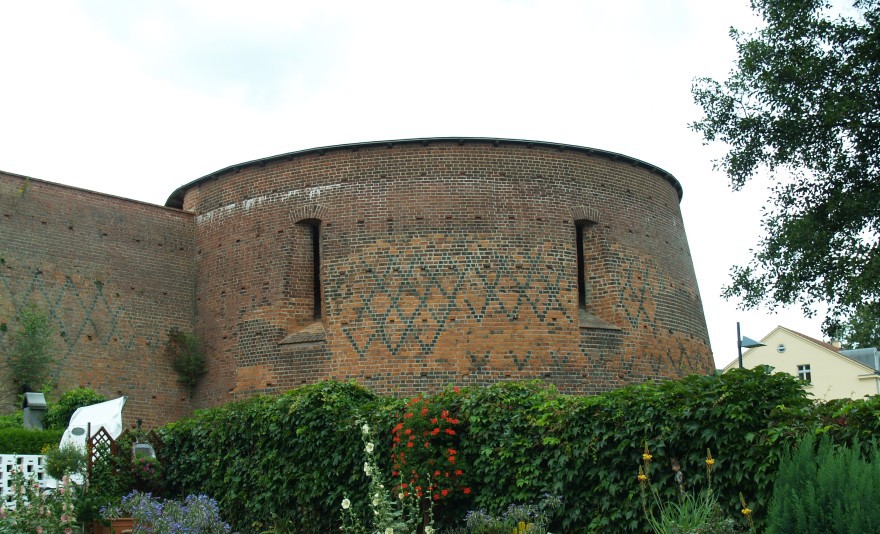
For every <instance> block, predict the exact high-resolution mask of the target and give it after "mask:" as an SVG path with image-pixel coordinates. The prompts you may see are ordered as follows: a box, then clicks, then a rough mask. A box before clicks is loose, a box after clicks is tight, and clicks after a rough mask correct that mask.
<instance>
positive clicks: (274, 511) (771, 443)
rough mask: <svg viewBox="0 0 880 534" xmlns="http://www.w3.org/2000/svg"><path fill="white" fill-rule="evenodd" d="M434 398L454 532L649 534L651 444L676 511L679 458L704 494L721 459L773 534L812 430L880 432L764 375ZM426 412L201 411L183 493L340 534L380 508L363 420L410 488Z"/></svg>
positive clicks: (842, 436)
mask: <svg viewBox="0 0 880 534" xmlns="http://www.w3.org/2000/svg"><path fill="white" fill-rule="evenodd" d="M427 399H429V400H430V402H431V403H432V406H433V405H434V404H439V405H440V406H441V408H442V410H445V411H446V412H448V415H447V416H448V417H449V418H450V419H454V420H455V421H456V424H455V433H454V436H452V437H451V438H450V437H447V442H449V443H450V445H449V448H451V449H454V450H455V453H456V459H457V462H458V463H457V464H456V466H457V467H458V468H460V469H461V471H462V473H461V476H460V478H459V482H460V484H461V486H458V487H459V488H461V487H463V486H464V485H466V486H467V487H466V488H465V489H464V490H463V491H458V490H455V491H453V494H450V495H449V497H448V498H446V497H444V498H443V499H440V500H438V502H437V507H436V508H435V510H434V516H435V518H436V520H437V523H438V525H440V526H448V525H451V524H454V523H455V522H457V521H460V520H461V518H462V517H463V516H464V514H465V513H466V511H468V510H474V509H479V508H484V509H486V510H487V511H489V512H492V513H498V512H501V511H502V510H504V509H506V508H507V506H508V505H509V504H511V503H530V502H531V503H534V502H537V501H539V500H541V498H542V497H543V496H544V495H545V494H548V493H550V494H556V495H561V496H562V497H563V499H564V505H563V510H564V511H563V512H562V513H561V514H560V517H559V518H558V519H557V521H556V523H555V525H554V530H553V531H554V532H556V531H563V532H644V531H646V529H647V525H646V523H645V521H644V520H643V519H644V518H643V512H642V508H641V501H640V493H639V486H638V483H637V481H636V475H637V474H638V467H639V463H640V462H641V459H642V453H643V451H644V447H645V445H647V446H648V447H649V449H650V452H651V454H652V455H653V465H654V467H653V469H652V479H653V480H652V482H653V484H654V486H655V487H656V488H658V489H659V490H660V491H661V492H662V493H663V494H664V495H666V496H667V497H668V498H670V499H672V498H674V497H675V494H676V493H675V492H676V491H678V490H677V487H676V485H675V484H674V482H673V481H672V476H673V472H672V469H671V461H672V459H673V458H674V459H677V461H678V462H679V464H680V466H681V469H682V470H683V471H684V472H685V473H686V480H687V482H688V483H689V485H690V486H691V487H695V488H700V487H702V486H703V485H704V484H705V482H706V479H705V458H706V450H707V449H711V450H712V455H713V456H714V458H715V460H716V464H715V465H714V475H713V488H714V489H715V490H716V491H717V492H718V493H719V495H720V497H721V504H722V506H723V507H724V510H725V512H727V513H728V514H729V515H731V516H737V515H740V514H739V508H740V507H741V506H740V505H739V500H738V494H739V493H740V492H742V494H743V495H744V497H745V498H746V499H747V500H748V502H749V507H750V508H751V509H752V510H754V514H755V515H754V517H755V520H756V523H757V524H758V525H759V526H760V525H761V523H762V521H763V519H764V517H765V511H766V509H767V503H768V501H769V496H770V493H771V491H772V483H773V478H774V476H775V473H776V470H777V468H778V464H779V459H780V457H781V455H782V451H783V450H784V448H785V446H786V445H788V444H792V443H794V442H795V441H796V440H797V439H798V438H799V437H800V436H801V435H802V434H803V433H804V432H807V431H816V432H821V433H826V434H828V435H830V436H832V437H833V438H835V439H838V440H842V441H846V440H851V439H852V438H853V437H856V436H859V437H861V436H863V435H866V434H869V433H872V432H875V431H877V430H880V428H878V427H880V417H878V414H880V401H877V400H876V399H875V400H868V401H855V402H852V401H850V402H843V403H837V404H835V405H828V406H819V407H818V408H814V407H813V403H812V402H811V401H810V400H809V399H808V398H807V396H806V394H805V393H804V391H803V389H802V388H801V387H800V384H799V382H798V381H796V380H795V379H793V378H792V377H790V376H789V375H786V374H776V375H769V374H767V373H765V372H764V371H759V370H734V371H731V372H729V373H727V374H724V375H710V376H691V377H687V378H684V379H682V380H677V381H670V382H663V383H658V384H655V383H649V384H643V385H638V386H630V387H626V388H623V389H619V390H616V391H613V392H610V393H607V394H603V395H598V396H593V397H575V396H567V395H560V394H558V393H557V392H556V391H555V389H554V388H552V387H549V386H546V385H543V384H541V383H538V382H528V383H515V382H514V383H501V384H497V385H494V386H490V387H469V388H462V389H461V390H458V389H457V388H456V389H452V388H450V389H448V390H446V391H444V392H443V393H442V394H436V395H432V396H429V397H427ZM411 405H412V403H411V404H406V399H394V398H383V397H377V396H376V395H374V394H372V393H370V392H369V391H367V390H366V389H364V388H362V387H360V386H358V385H356V384H352V383H338V382H322V383H319V384H315V385H310V386H305V387H302V388H299V389H296V390H294V391H291V392H289V393H287V394H284V395H280V396H275V397H258V398H253V399H250V400H247V401H243V402H239V403H234V404H229V405H226V406H223V407H220V408H215V409H211V410H205V411H201V412H199V413H197V414H196V416H195V417H193V418H191V419H188V420H185V421H181V422H178V423H174V424H172V425H169V426H167V427H166V428H165V429H164V430H163V431H164V433H165V447H164V450H163V456H164V457H165V459H166V460H165V461H166V473H167V476H168V479H169V481H171V482H172V484H173V486H172V488H171V489H172V490H173V491H174V492H177V493H179V494H181V495H183V494H186V493H191V492H197V491H198V492H205V493H207V494H209V495H210V496H212V497H214V498H216V499H217V500H218V502H219V503H220V507H221V513H222V514H223V516H224V518H225V519H226V520H228V521H230V522H231V523H232V524H233V526H234V527H235V529H237V530H239V531H241V532H245V533H246V532H259V531H261V529H265V528H269V527H273V526H275V527H276V528H279V529H280V530H282V531H295V532H316V533H317V532H334V531H338V528H339V520H340V503H341V502H342V499H343V498H344V497H348V498H349V499H351V502H352V506H353V507H354V508H355V509H358V510H364V509H368V496H367V487H368V481H367V478H366V476H365V474H364V471H363V465H364V458H365V457H364V444H363V443H362V441H361V435H360V432H359V426H358V422H359V421H366V422H369V423H370V425H371V427H372V428H373V429H374V430H376V431H377V433H378V435H379V436H384V438H382V441H381V442H380V443H377V444H376V447H377V451H378V454H379V457H380V458H386V459H388V460H387V464H386V465H384V466H382V467H383V470H384V471H385V474H386V476H387V477H388V481H389V484H396V483H397V482H401V480H392V478H391V476H390V475H391V473H392V472H393V471H394V470H395V465H393V464H394V463H395V462H396V460H395V461H392V460H391V455H392V445H393V441H392V440H393V438H394V437H398V438H399V437H400V433H399V432H400V430H398V433H397V434H395V432H394V428H398V429H400V428H401V427H400V426H399V425H398V423H400V422H401V421H406V419H405V417H406V414H407V410H408V409H409V410H410V412H411V411H412V409H411V408H409V406H411ZM416 406H422V405H421V404H417V405H416ZM432 409H433V408H432ZM415 415H416V416H418V414H415ZM410 417H412V414H411V415H410ZM428 417H431V416H430V415H429V416H428ZM404 428H408V427H404ZM425 435H426V436H427V435H428V434H425ZM450 440H451V441H450ZM398 445H401V444H400V443H399V442H398ZM398 450H400V449H398ZM408 467H409V466H407V468H408ZM394 491H397V490H396V489H395V490H394Z"/></svg>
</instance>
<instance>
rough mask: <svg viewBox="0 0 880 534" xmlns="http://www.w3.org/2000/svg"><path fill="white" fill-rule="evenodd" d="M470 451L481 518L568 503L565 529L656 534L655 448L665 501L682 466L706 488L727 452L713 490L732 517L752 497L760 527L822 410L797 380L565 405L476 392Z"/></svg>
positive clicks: (671, 385) (729, 381)
mask: <svg viewBox="0 0 880 534" xmlns="http://www.w3.org/2000/svg"><path fill="white" fill-rule="evenodd" d="M469 393H470V395H469V397H468V398H467V399H465V400H463V401H462V402H463V409H462V419H463V420H464V421H465V425H466V426H467V429H468V430H467V432H466V434H465V435H464V436H463V437H462V444H461V449H462V450H463V452H464V453H465V455H466V457H467V459H468V461H469V463H470V464H471V465H473V466H474V468H473V470H472V474H471V481H472V484H473V486H474V508H486V509H487V510H488V511H489V512H490V513H495V514H498V513H501V512H502V511H503V509H504V508H505V507H506V506H507V505H508V504H510V503H528V502H537V501H539V500H540V499H541V497H542V495H543V494H544V493H550V494H557V495H561V496H562V497H563V499H564V504H563V508H564V510H565V512H564V513H563V514H561V515H562V517H561V519H560V523H559V524H558V525H556V524H554V528H557V529H562V530H565V531H572V530H573V531H578V530H582V529H587V530H595V531H608V530H611V531H617V532H639V531H646V529H647V525H646V523H645V521H644V518H643V512H642V508H641V501H640V497H639V491H638V485H637V484H636V473H637V470H638V464H639V462H640V460H641V455H642V451H643V449H644V445H645V443H646V442H647V443H649V444H650V446H651V451H652V453H653V455H654V461H655V471H654V483H655V484H656V486H657V487H658V488H659V491H661V498H664V499H666V500H671V499H672V498H674V497H675V496H676V493H675V492H676V491H678V490H677V485H676V484H675V483H673V481H672V477H673V471H672V469H671V467H670V464H671V461H672V460H673V459H675V460H677V462H678V464H679V465H680V467H681V470H682V471H684V473H685V476H686V482H687V483H688V484H693V485H695V486H698V487H699V486H702V485H705V483H706V475H705V470H704V466H705V463H704V462H705V451H706V449H707V448H711V449H712V450H713V451H716V458H717V459H718V464H717V465H716V471H715V479H714V481H713V487H714V488H715V492H716V495H717V496H718V499H719V503H720V505H721V507H722V510H723V511H724V512H725V513H729V514H730V515H736V514H738V512H739V492H740V491H742V492H743V494H744V495H746V496H748V500H749V502H751V503H753V506H752V507H753V508H754V509H755V510H756V513H755V518H756V521H757V522H758V523H759V524H760V521H761V520H762V515H761V514H763V513H764V511H765V510H766V503H767V502H768V500H769V493H770V490H771V488H772V481H773V475H774V473H775V470H776V467H777V465H778V461H779V456H780V454H781V451H782V446H783V445H784V444H785V443H790V442H792V441H793V440H795V439H797V437H799V436H800V434H801V433H802V432H804V431H805V429H806V428H807V420H808V417H807V413H808V412H807V410H808V408H809V406H810V404H811V403H810V401H809V400H808V399H807V397H806V395H805V393H804V391H803V389H802V388H801V387H800V384H799V383H798V382H797V380H795V379H794V378H792V377H791V376H789V375H786V374H776V375H769V374H767V373H766V372H765V371H763V370H747V369H744V370H734V371H731V372H729V373H726V374H724V375H720V374H713V375H709V376H689V377H686V378H683V379H681V380H676V381H668V382H662V383H646V384H641V385H634V386H628V387H625V388H622V389H618V390H615V391H612V392H609V393H605V394H602V395H597V396H593V397H574V396H564V395H559V394H558V393H556V391H555V390H554V389H553V388H548V387H546V386H542V385H540V384H536V383H528V384H510V383H508V384H503V383H502V384H496V385H493V386H490V387H487V388H478V389H474V390H473V391H470V392H469Z"/></svg>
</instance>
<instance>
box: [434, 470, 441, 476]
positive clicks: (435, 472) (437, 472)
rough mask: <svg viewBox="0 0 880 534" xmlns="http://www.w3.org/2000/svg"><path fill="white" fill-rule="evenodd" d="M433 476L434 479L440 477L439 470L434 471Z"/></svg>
mask: <svg viewBox="0 0 880 534" xmlns="http://www.w3.org/2000/svg"><path fill="white" fill-rule="evenodd" d="M434 476H435V477H439V476H440V470H439V469H437V470H436V471H434Z"/></svg>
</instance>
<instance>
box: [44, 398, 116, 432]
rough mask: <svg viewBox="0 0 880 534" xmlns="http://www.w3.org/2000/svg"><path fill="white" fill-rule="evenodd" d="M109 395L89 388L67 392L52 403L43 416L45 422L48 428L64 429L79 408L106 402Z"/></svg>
mask: <svg viewBox="0 0 880 534" xmlns="http://www.w3.org/2000/svg"><path fill="white" fill-rule="evenodd" d="M106 400H107V397H105V396H104V395H101V394H100V393H97V392H95V390H93V389H89V388H76V389H71V390H70V391H67V392H65V393H64V394H63V395H61V398H59V399H58V402H55V403H52V404H51V406H49V409H48V410H46V415H44V416H43V424H44V425H45V426H46V428H60V429H61V430H64V429H66V428H67V425H68V424H69V423H70V416H72V415H73V412H75V411H76V410H77V409H78V408H82V407H83V406H91V405H92V404H98V403H99V402H104V401H106Z"/></svg>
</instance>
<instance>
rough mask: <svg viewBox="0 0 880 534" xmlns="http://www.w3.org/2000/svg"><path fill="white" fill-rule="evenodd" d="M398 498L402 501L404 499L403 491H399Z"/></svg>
mask: <svg viewBox="0 0 880 534" xmlns="http://www.w3.org/2000/svg"><path fill="white" fill-rule="evenodd" d="M397 498H398V499H399V500H401V501H402V500H403V492H401V493H398V494H397Z"/></svg>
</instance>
